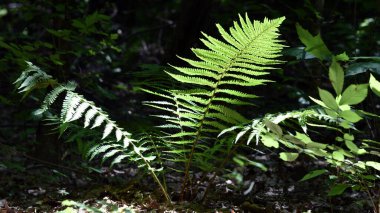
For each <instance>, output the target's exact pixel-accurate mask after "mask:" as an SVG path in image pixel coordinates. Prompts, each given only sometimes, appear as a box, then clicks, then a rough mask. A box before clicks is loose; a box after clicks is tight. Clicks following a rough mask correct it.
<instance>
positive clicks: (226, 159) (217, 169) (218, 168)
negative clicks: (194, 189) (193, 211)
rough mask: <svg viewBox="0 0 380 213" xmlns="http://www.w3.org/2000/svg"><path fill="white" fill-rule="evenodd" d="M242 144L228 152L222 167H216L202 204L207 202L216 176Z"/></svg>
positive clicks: (221, 164)
mask: <svg viewBox="0 0 380 213" xmlns="http://www.w3.org/2000/svg"><path fill="white" fill-rule="evenodd" d="M242 144H243V142H240V143H238V144H235V146H234V147H233V148H232V149H230V151H229V152H228V154H227V156H226V157H225V158H224V160H223V162H222V163H220V165H219V166H218V167H216V170H215V172H214V175H213V176H212V177H211V178H210V180H209V181H208V185H207V187H206V190H205V192H204V194H203V197H202V199H201V203H203V202H204V201H205V200H206V197H207V194H208V192H209V190H210V187H211V185H212V184H213V183H214V180H215V178H216V175H217V173H218V171H219V170H220V169H221V168H223V167H224V166H225V164H226V163H227V162H228V160H229V159H230V157H231V155H232V154H233V153H235V151H236V150H237V149H238V148H239V147H240V146H241V145H242Z"/></svg>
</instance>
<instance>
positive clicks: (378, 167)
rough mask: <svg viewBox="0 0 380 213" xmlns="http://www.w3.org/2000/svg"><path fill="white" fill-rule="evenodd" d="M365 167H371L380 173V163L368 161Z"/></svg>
mask: <svg viewBox="0 0 380 213" xmlns="http://www.w3.org/2000/svg"><path fill="white" fill-rule="evenodd" d="M365 165H366V166H370V167H372V168H374V169H376V170H379V171H380V163H379V162H375V161H367V162H365Z"/></svg>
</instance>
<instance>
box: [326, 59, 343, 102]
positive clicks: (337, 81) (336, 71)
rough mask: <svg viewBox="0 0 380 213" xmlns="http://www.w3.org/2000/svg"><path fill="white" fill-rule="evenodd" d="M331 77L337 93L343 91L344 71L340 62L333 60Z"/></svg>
mask: <svg viewBox="0 0 380 213" xmlns="http://www.w3.org/2000/svg"><path fill="white" fill-rule="evenodd" d="M329 78H330V81H331V84H332V86H333V87H334V90H335V92H336V94H337V95H339V94H341V93H342V89H343V84H344V72H343V69H342V67H341V66H340V65H339V63H338V62H336V61H335V59H334V60H333V62H332V64H331V66H330V68H329Z"/></svg>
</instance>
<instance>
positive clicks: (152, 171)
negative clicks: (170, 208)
mask: <svg viewBox="0 0 380 213" xmlns="http://www.w3.org/2000/svg"><path fill="white" fill-rule="evenodd" d="M131 145H132V146H133V148H134V150H138V148H137V146H136V145H135V144H134V143H131ZM135 153H136V154H137V155H138V156H139V157H140V158H141V159H142V160H143V161H144V163H145V165H146V167H147V169H148V170H149V172H150V173H151V175H152V177H153V179H154V181H156V183H157V184H158V186H159V187H160V189H161V191H162V193H163V194H164V196H165V199H166V202H168V203H169V204H171V199H170V196H169V194H168V192H167V191H166V189H165V187H164V185H163V184H162V183H161V181H160V179H159V178H158V177H157V175H156V173H155V172H154V169H153V168H152V167H151V166H150V164H149V162H148V161H147V160H146V159H145V157H144V156H143V155H142V154H141V153H140V151H136V152H135Z"/></svg>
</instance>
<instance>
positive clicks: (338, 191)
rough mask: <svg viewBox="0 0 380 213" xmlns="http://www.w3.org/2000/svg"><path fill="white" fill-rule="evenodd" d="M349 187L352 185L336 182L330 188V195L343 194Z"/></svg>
mask: <svg viewBox="0 0 380 213" xmlns="http://www.w3.org/2000/svg"><path fill="white" fill-rule="evenodd" d="M348 187H350V186H349V185H347V184H344V183H339V184H336V185H334V186H333V187H332V188H331V189H330V191H329V193H328V196H337V195H341V194H342V193H343V192H344V191H345V190H346V189H347V188H348Z"/></svg>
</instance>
